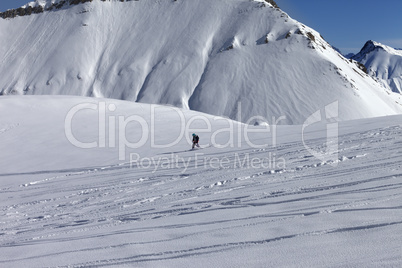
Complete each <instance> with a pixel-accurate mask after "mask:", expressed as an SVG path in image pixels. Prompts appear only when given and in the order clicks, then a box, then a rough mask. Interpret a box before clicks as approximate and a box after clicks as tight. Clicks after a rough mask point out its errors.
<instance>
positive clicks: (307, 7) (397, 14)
mask: <svg viewBox="0 0 402 268" xmlns="http://www.w3.org/2000/svg"><path fill="white" fill-rule="evenodd" d="M276 3H277V4H278V6H279V7H280V8H281V9H282V10H283V11H285V12H286V13H288V14H289V15H290V16H291V17H292V18H294V19H296V20H298V21H300V22H302V23H304V24H306V25H307V26H310V27H312V28H313V29H315V30H317V31H318V32H320V33H321V35H322V36H323V37H324V38H325V39H326V40H327V41H328V42H329V43H330V44H331V45H333V46H335V47H337V48H339V49H340V50H341V51H342V52H343V53H344V54H346V53H350V52H354V53H356V52H358V51H359V50H360V49H361V48H362V47H363V45H364V43H365V42H366V41H368V40H374V41H377V42H380V43H383V44H385V45H389V46H392V47H396V48H402V15H401V14H402V13H401V12H402V0H276Z"/></svg>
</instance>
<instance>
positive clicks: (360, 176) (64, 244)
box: [0, 96, 402, 267]
mask: <svg viewBox="0 0 402 268" xmlns="http://www.w3.org/2000/svg"><path fill="white" fill-rule="evenodd" d="M76 107H78V108H79V110H77V109H75V108H76ZM102 107H105V108H106V109H104V108H102ZM112 107H114V108H113V109H111V108H112ZM152 107H154V108H155V110H156V116H155V118H154V122H155V127H156V129H157V130H159V129H162V131H154V132H153V133H148V134H155V137H156V142H157V144H167V143H170V142H172V141H175V140H176V139H177V138H178V136H177V131H178V130H179V129H180V128H181V126H183V125H190V126H191V127H194V128H200V129H201V128H203V129H204V130H206V131H205V132H203V133H200V137H201V146H202V147H204V149H201V150H195V151H189V148H190V144H189V143H188V142H187V141H186V138H187V137H191V134H190V133H191V132H190V133H186V134H187V135H185V136H183V137H182V139H178V140H177V142H175V143H173V144H172V145H171V146H168V147H167V148H163V149H160V148H159V149H158V148H152V147H153V146H150V145H151V142H152V141H151V140H150V139H152V138H150V139H147V143H145V144H144V145H143V146H140V147H139V148H127V153H128V152H130V153H133V154H134V155H133V156H134V157H133V158H132V159H130V163H129V162H128V160H129V159H126V161H123V162H120V161H118V152H117V147H118V146H117V145H118V144H119V143H120V142H121V140H122V139H124V137H125V136H126V138H127V139H128V140H130V141H131V142H132V143H134V142H139V137H141V136H143V135H144V132H143V130H144V129H141V128H139V127H138V122H140V120H139V118H142V120H144V121H143V122H145V123H146V124H149V125H152V118H153V116H152V113H150V111H152V109H151V108H152ZM84 108H86V109H84ZM102 109H103V110H106V111H105V112H106V115H105V116H104V119H106V121H107V123H106V127H107V131H106V134H107V135H106V141H107V142H106V146H105V147H104V148H101V146H100V144H101V140H102V139H101V136H103V135H98V128H99V129H101V130H102V129H103V128H102V127H100V126H101V125H102V122H103V120H99V121H98V120H96V119H97V118H98V113H99V112H100V111H101V110H102ZM0 112H1V114H2V115H4V114H7V116H1V117H0V138H1V141H2V142H1V143H0V151H1V152H2V158H1V161H0V252H1V254H0V266H1V267H43V266H46V267H267V266H269V267H339V266H345V265H343V264H347V265H348V266H350V267H401V266H402V255H401V245H402V236H401V235H399V234H400V232H401V226H402V218H401V215H402V213H401V212H402V206H401V203H402V191H401V189H402V183H401V177H402V172H401V162H402V155H401V150H402V136H401V135H400V133H401V131H402V116H388V117H382V118H371V119H362V120H355V121H347V122H339V137H338V138H339V139H336V141H337V143H338V146H339V147H338V150H336V152H333V153H335V154H334V155H336V158H334V159H333V160H332V161H322V160H320V159H318V158H316V157H314V156H312V155H311V153H310V151H309V150H308V148H311V149H313V150H314V151H317V152H319V151H326V150H325V147H326V144H327V142H328V140H327V138H325V134H326V127H325V126H318V130H317V129H314V128H313V126H312V127H311V128H310V127H309V128H308V129H306V132H305V134H306V135H305V136H304V137H306V138H307V140H305V141H306V143H304V142H302V137H303V136H302V135H300V134H301V133H300V130H301V127H300V126H278V128H277V129H276V130H277V131H278V142H277V144H276V146H273V144H272V143H271V142H270V140H271V139H270V137H269V135H272V134H273V132H274V131H269V132H268V131H267V129H265V131H264V132H260V133H254V135H255V136H250V142H252V143H254V144H261V142H263V143H262V144H265V143H266V144H267V145H266V146H263V147H262V148H261V147H260V148H258V147H255V146H249V145H248V144H247V143H246V142H244V141H245V140H244V139H243V138H245V136H243V135H242V137H241V138H242V139H241V141H242V142H241V144H238V143H237V137H236V133H237V131H233V132H232V134H233V135H234V136H235V139H236V143H235V146H234V147H231V146H229V145H228V146H224V147H223V148H219V147H215V146H210V147H205V146H206V144H207V143H211V139H212V140H215V139H216V140H217V142H218V143H219V144H222V145H223V144H224V143H226V141H225V138H227V137H229V136H230V135H228V131H227V128H228V126H229V125H230V122H232V124H233V127H234V128H235V129H236V128H237V127H239V126H240V127H241V128H246V127H249V128H250V129H251V130H255V129H260V130H261V129H263V127H261V126H257V127H256V126H249V125H245V124H239V123H237V122H233V121H230V120H227V119H225V120H222V118H220V119H219V120H216V119H217V118H216V117H213V116H210V115H205V114H200V113H197V112H194V111H186V110H180V109H176V110H175V109H173V108H172V107H166V106H160V105H148V104H142V103H132V102H124V101H119V100H111V99H95V98H83V97H75V96H74V97H66V96H5V97H4V98H3V100H2V101H1V102H0ZM71 112H73V115H74V116H73V117H72V125H71V126H72V129H73V134H74V136H75V137H76V138H77V139H78V140H79V141H81V142H86V143H89V142H94V141H99V146H98V147H96V148H89V149H84V148H78V147H74V145H73V144H71V143H70V141H69V140H68V139H67V137H68V136H69V135H66V132H69V131H68V129H69V128H68V127H66V124H65V122H66V120H65V119H68V118H69V117H70V116H69V115H70V113H71ZM180 113H182V115H183V118H184V119H185V120H184V121H185V124H183V122H182V120H181V118H180V117H179V116H178V115H179V114H180ZM132 116H135V117H132ZM121 117H123V118H124V120H123V121H126V120H129V118H132V119H136V122H134V121H132V122H130V123H129V124H128V125H122V123H121V122H122V121H121V120H120V118H121ZM99 118H102V116H99ZM196 118H198V120H194V119H196ZM201 118H203V119H205V120H206V121H204V120H200V119H201ZM112 119H114V120H112ZM164 119H167V120H164ZM68 121H69V120H67V122H68ZM113 122H114V123H116V128H115V131H116V132H119V133H120V134H124V133H125V134H126V135H123V136H121V135H120V134H117V133H115V132H113V131H112V132H110V129H112V127H111V126H113ZM205 122H210V125H211V129H210V130H207V129H206V127H205ZM117 124H119V126H120V127H117ZM67 125H68V126H70V124H67ZM271 129H272V128H271ZM272 130H273V129H272ZM113 133H115V136H114V137H115V138H116V139H110V137H111V134H113ZM197 133H198V132H197ZM241 133H243V132H241ZM189 134H190V135H189ZM214 134H217V135H216V136H215V135H214ZM321 135H322V136H321ZM112 136H113V135H112ZM146 137H149V136H148V135H147V136H146ZM117 138H118V139H117ZM112 140H115V141H116V143H115V145H116V146H115V147H113V146H112V142H111V141H112ZM329 141H330V142H331V143H333V142H334V140H333V139H331V140H329ZM262 144H261V145H262ZM307 146H308V147H307ZM125 147H126V146H124V147H123V149H124V148H125ZM137 155H138V156H139V157H137ZM131 160H133V161H131ZM379 245H380V246H379Z"/></svg>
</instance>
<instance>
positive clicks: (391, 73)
mask: <svg viewBox="0 0 402 268" xmlns="http://www.w3.org/2000/svg"><path fill="white" fill-rule="evenodd" d="M353 59H354V60H356V61H359V62H361V63H363V64H364V65H365V66H366V68H367V70H368V72H369V74H370V75H372V76H374V77H377V78H378V79H379V81H381V82H383V84H385V85H387V86H389V87H390V88H391V90H392V91H394V92H397V93H402V51H401V50H398V49H394V48H392V47H389V46H386V45H383V44H381V43H378V42H374V41H368V42H367V43H366V44H365V45H364V47H363V48H362V50H361V51H360V52H359V53H358V54H356V55H355V56H353Z"/></svg>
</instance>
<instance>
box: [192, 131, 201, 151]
mask: <svg viewBox="0 0 402 268" xmlns="http://www.w3.org/2000/svg"><path fill="white" fill-rule="evenodd" d="M199 140H200V137H198V135H196V134H195V133H193V148H192V149H194V147H195V146H197V147H198V148H200V145H199V144H198V141H199Z"/></svg>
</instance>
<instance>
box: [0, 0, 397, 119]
mask: <svg viewBox="0 0 402 268" xmlns="http://www.w3.org/2000/svg"><path fill="white" fill-rule="evenodd" d="M56 2H57V1H37V2H35V3H30V4H29V5H32V6H37V5H38V4H42V5H44V8H46V6H49V5H50V4H52V3H56ZM57 3H58V2H57ZM60 3H61V1H60ZM0 39H1V40H2V41H1V46H0V60H1V63H0V73H1V74H2V75H1V77H0V91H1V93H2V94H4V95H8V94H28V95H29V94H41V95H43V94H63V95H81V96H94V97H106V98H115V99H125V100H130V101H137V102H144V103H160V104H171V105H174V106H177V107H180V108H185V109H193V110H197V111H201V112H207V113H210V114H214V115H223V116H227V117H230V118H232V119H236V120H239V121H243V122H247V121H248V119H250V118H251V117H253V116H261V117H260V118H259V119H257V121H264V119H262V117H264V118H267V120H268V121H269V122H272V118H273V117H276V118H279V117H280V116H285V117H286V120H282V121H281V123H287V124H300V123H303V122H304V121H305V120H306V118H307V117H308V116H309V115H311V114H312V113H314V112H315V111H317V110H318V109H320V108H322V107H323V106H325V105H327V104H330V103H333V102H335V101H338V103H339V118H340V119H341V120H345V119H357V118H364V117H372V116H381V115H388V114H397V113H401V111H402V107H401V106H400V105H399V103H400V102H401V101H400V100H399V98H400V97H401V96H399V95H398V94H391V93H389V92H386V91H387V90H386V88H385V87H382V86H381V85H380V84H379V83H378V82H376V81H374V80H373V79H372V78H370V77H369V76H368V75H366V74H365V73H363V72H362V71H360V70H359V69H358V68H357V67H356V65H355V64H354V63H351V62H349V61H347V60H346V59H345V58H344V57H343V56H341V55H340V54H339V53H338V52H336V51H334V50H333V49H332V47H331V46H330V45H329V44H328V43H327V42H325V41H324V40H323V39H322V38H321V36H320V34H319V33H317V32H316V31H314V30H313V29H311V28H309V27H307V26H305V25H303V24H301V23H299V22H297V21H295V20H293V19H291V18H289V16H288V15H287V14H286V13H284V12H282V11H281V10H279V9H277V8H274V7H272V5H270V4H269V3H267V2H265V1H246V0H222V1H216V0H191V1H157V0H149V1H129V2H120V1H107V2H103V1H95V0H94V1H93V2H86V3H84V4H79V5H71V6H70V5H68V4H65V5H64V6H63V7H61V8H60V9H52V11H45V12H44V13H41V14H34V15H30V16H24V17H16V18H14V19H5V20H1V21H0Z"/></svg>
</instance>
